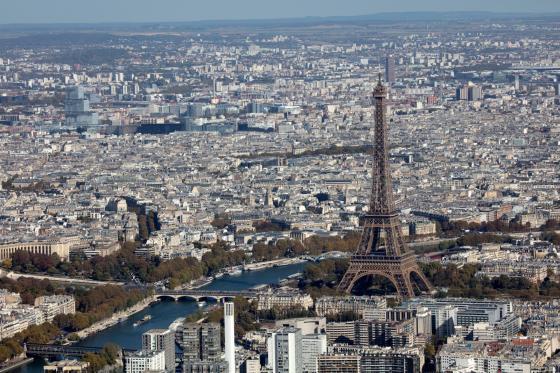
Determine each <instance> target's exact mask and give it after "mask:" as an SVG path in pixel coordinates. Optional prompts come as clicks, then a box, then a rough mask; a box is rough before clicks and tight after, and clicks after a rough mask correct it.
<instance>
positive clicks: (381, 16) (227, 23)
mask: <svg viewBox="0 0 560 373" xmlns="http://www.w3.org/2000/svg"><path fill="white" fill-rule="evenodd" d="M555 18H560V13H559V12H553V13H497V12H484V11H478V12H473V11H469V12H467V11H453V12H449V11H448V12H433V11H426V12H385V13H375V14H367V15H356V16H328V17H314V16H311V17H298V18H270V19H238V20H201V21H185V22H158V21H157V20H154V21H153V22H152V21H148V22H111V23H52V24H0V31H8V32H13V33H17V32H30V31H31V32H33V31H42V30H47V31H48V30H52V31H55V30H56V31H64V30H97V31H111V30H137V29H145V28H148V29H161V30H170V29H174V30H185V31H188V30H204V29H213V28H228V27H231V28H243V27H306V26H314V25H321V24H332V25H334V24H352V23H355V24H364V23H384V22H450V21H457V20H461V21H475V22H476V21H492V20H501V21H506V20H511V21H514V20H528V21H529V20H536V19H547V20H550V19H555Z"/></svg>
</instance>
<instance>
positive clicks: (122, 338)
mask: <svg viewBox="0 0 560 373" xmlns="http://www.w3.org/2000/svg"><path fill="white" fill-rule="evenodd" d="M306 265H307V263H299V264H292V265H287V266H281V267H273V268H267V269H263V270H259V271H252V272H244V273H242V274H241V275H239V276H225V277H222V278H220V279H218V280H215V281H213V282H212V283H211V284H208V285H206V286H204V287H202V288H201V289H208V290H244V289H248V288H251V287H253V286H257V285H262V284H277V283H278V282H279V281H280V280H282V279H284V278H286V277H288V276H290V275H292V274H294V273H298V272H301V271H302V270H303V268H304V267H305V266H306ZM197 309H198V306H197V304H196V303H195V302H192V301H187V300H185V301H179V302H173V301H162V302H158V303H155V304H153V305H152V306H150V307H148V308H146V309H145V310H143V311H141V312H138V313H137V314H134V315H133V316H132V317H130V318H129V319H128V320H126V321H124V322H122V323H119V324H117V325H115V326H112V327H110V328H107V329H106V330H104V331H102V332H99V333H97V334H94V335H91V336H89V337H88V338H86V339H84V340H82V341H80V342H79V343H78V344H77V345H78V346H94V347H102V346H104V345H105V344H106V343H109V342H111V343H115V344H117V345H119V346H121V347H123V348H130V349H138V348H140V347H141V346H142V340H141V336H142V333H144V332H145V331H147V330H148V329H153V328H167V327H168V326H169V324H171V323H172V322H173V321H175V320H176V319H177V318H179V317H185V316H186V315H189V314H191V313H193V312H195V311H196V310H197ZM147 314H149V315H151V316H152V318H151V320H150V321H148V322H146V323H144V324H141V325H139V326H136V327H135V326H133V324H134V322H135V321H137V320H140V319H142V318H143V317H144V316H145V315H147ZM42 366H43V362H42V361H41V360H40V359H35V361H34V362H33V363H31V364H28V365H27V366H25V367H22V368H19V369H15V370H13V372H16V373H40V372H42V371H43V368H42Z"/></svg>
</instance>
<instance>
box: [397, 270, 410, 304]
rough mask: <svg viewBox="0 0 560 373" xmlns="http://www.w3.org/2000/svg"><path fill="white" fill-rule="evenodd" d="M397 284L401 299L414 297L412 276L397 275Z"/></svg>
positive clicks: (405, 274)
mask: <svg viewBox="0 0 560 373" xmlns="http://www.w3.org/2000/svg"><path fill="white" fill-rule="evenodd" d="M394 277H395V284H396V287H397V293H398V294H399V296H400V297H401V298H411V297H413V296H414V289H413V288H412V282H411V281H410V275H409V274H408V273H406V272H400V273H395V274H394Z"/></svg>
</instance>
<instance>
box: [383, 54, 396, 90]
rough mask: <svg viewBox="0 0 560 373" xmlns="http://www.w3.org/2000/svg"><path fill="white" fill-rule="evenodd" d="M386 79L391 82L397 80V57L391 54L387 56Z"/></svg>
mask: <svg viewBox="0 0 560 373" xmlns="http://www.w3.org/2000/svg"><path fill="white" fill-rule="evenodd" d="M385 81H387V83H389V84H390V83H394V82H395V58H394V57H393V56H390V55H388V56H386V57H385Z"/></svg>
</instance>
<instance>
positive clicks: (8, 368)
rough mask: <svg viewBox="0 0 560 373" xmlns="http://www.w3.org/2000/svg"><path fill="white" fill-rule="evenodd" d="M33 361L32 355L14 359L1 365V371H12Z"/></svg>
mask: <svg viewBox="0 0 560 373" xmlns="http://www.w3.org/2000/svg"><path fill="white" fill-rule="evenodd" d="M31 362H33V358H32V357H28V358H20V359H17V360H12V361H10V362H8V363H7V364H6V365H5V366H0V373H5V372H10V371H12V370H14V369H17V368H19V367H23V366H25V365H27V364H29V363H31Z"/></svg>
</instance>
